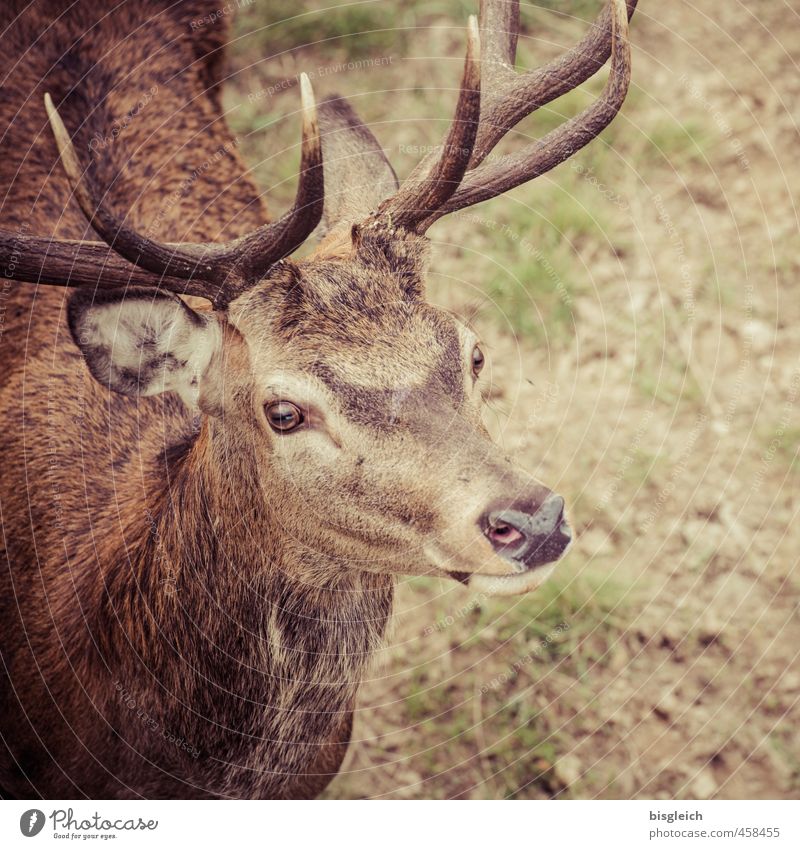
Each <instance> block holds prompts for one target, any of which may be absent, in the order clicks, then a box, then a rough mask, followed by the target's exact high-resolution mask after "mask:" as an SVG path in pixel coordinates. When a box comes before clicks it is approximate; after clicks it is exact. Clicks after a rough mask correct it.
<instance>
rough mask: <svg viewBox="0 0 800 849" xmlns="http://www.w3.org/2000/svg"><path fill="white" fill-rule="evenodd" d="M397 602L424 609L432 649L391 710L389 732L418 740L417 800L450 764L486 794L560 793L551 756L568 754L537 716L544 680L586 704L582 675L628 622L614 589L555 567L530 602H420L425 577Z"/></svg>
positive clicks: (605, 655) (603, 579)
mask: <svg viewBox="0 0 800 849" xmlns="http://www.w3.org/2000/svg"><path fill="white" fill-rule="evenodd" d="M403 594H404V596H405V598H406V600H407V602H408V604H409V605H410V606H411V607H413V608H417V607H418V605H420V604H424V603H425V600H427V612H428V614H429V616H428V619H429V621H431V622H433V623H436V625H435V626H433V627H431V626H428V627H427V628H426V629H425V631H424V633H425V634H426V639H428V640H433V639H437V638H438V640H439V641H440V643H441V644H442V648H441V650H440V651H439V652H436V653H434V656H433V659H432V660H429V661H427V662H424V663H416V664H413V663H412V664H411V665H410V668H409V669H408V670H407V672H406V673H405V675H404V681H403V682H402V683H401V685H400V686H401V688H402V691H403V692H404V694H405V695H404V698H403V699H402V701H401V702H399V703H397V704H396V705H395V708H396V713H397V715H396V717H395V725H396V726H397V727H400V728H417V729H419V732H418V733H420V734H423V733H424V734H425V735H426V736H425V739H426V746H425V747H424V751H423V752H421V753H420V754H419V756H418V758H417V759H415V764H414V767H415V769H416V770H417V771H420V772H421V773H422V774H423V777H424V779H425V780H426V794H430V793H433V794H435V793H436V792H437V789H436V788H437V787H438V786H440V785H438V784H437V782H436V781H434V780H433V779H434V778H435V776H437V775H439V774H442V773H444V772H446V771H448V770H450V769H453V766H454V764H460V766H459V771H461V770H464V771H466V769H467V768H466V765H467V764H470V772H471V774H472V775H473V778H472V780H473V781H480V780H481V779H480V778H476V777H475V775H474V773H475V771H476V770H478V771H479V772H480V773H481V775H482V778H483V780H485V781H489V782H491V783H492V785H493V788H492V793H491V795H499V796H504V797H520V798H526V797H539V796H542V795H551V794H552V793H554V792H558V791H560V790H563V783H560V779H559V778H558V776H557V774H556V773H557V770H556V771H554V770H555V769H556V768H555V764H556V760H557V756H558V752H560V751H564V749H565V748H567V749H568V748H569V747H568V746H566V734H565V732H564V731H563V730H561V729H560V728H559V726H560V724H561V721H562V720H563V715H562V714H561V713H560V712H558V711H549V710H543V707H546V705H547V704H548V703H549V701H550V699H551V698H552V696H550V695H548V693H549V692H550V687H549V680H550V677H551V676H552V675H553V674H557V675H559V676H561V677H562V678H563V679H564V680H571V681H573V682H574V687H575V688H577V689H578V690H579V691H580V692H581V693H582V696H581V698H582V699H584V700H586V701H590V700H591V698H592V690H591V685H590V681H591V680H592V677H591V676H592V675H594V674H595V673H596V672H597V670H598V669H599V668H603V667H606V666H608V664H609V663H610V662H611V660H612V658H613V657H614V655H615V652H617V651H619V650H620V640H624V635H625V631H626V620H627V619H628V617H629V615H630V613H629V608H628V603H627V602H624V603H622V602H621V601H620V599H621V598H623V596H624V595H625V593H624V589H623V588H622V587H621V586H619V585H617V584H615V583H614V582H612V581H610V580H608V578H607V576H605V575H604V574H603V573H602V572H600V571H597V572H593V571H591V570H588V569H586V568H583V569H581V570H580V571H578V570H575V569H574V568H573V569H570V568H569V566H568V565H567V564H565V566H564V567H562V569H561V570H560V571H559V572H557V576H556V577H555V578H553V579H551V581H549V582H547V583H546V584H545V585H544V586H543V587H542V588H541V589H540V590H539V591H538V592H537V593H536V594H534V595H531V596H525V597H521V598H520V599H518V600H509V599H492V598H485V597H479V598H478V599H477V600H475V599H473V598H472V597H470V596H469V593H468V591H463V592H460V593H459V592H457V593H456V594H455V598H453V595H452V594H449V595H448V596H447V598H450V599H451V601H450V603H449V604H446V603H444V602H443V601H442V600H441V599H440V600H438V601H430V599H432V598H433V599H436V598H437V593H436V592H432V591H431V581H430V580H429V579H425V578H418V579H414V580H412V581H408V582H406V583H405V584H404V589H403ZM417 616H418V617H419V611H418V610H417ZM434 634H435V635H438V637H434V636H433V635H434ZM447 647H449V650H452V652H453V656H455V657H457V658H458V661H459V663H462V664H466V665H467V666H469V667H470V668H471V678H472V681H473V690H472V692H470V691H469V690H465V689H464V688H463V686H461V685H460V684H459V683H458V681H459V680H461V679H460V678H457V677H456V676H454V675H453V672H452V670H451V669H450V667H449V663H450V660H449V659H450V657H451V655H450V651H449V650H448V648H447ZM423 729H424V730H423ZM476 753H480V756H478V755H476ZM521 756H522V757H521ZM441 786H444V785H441ZM449 792H451V793H452V788H451V790H450V791H449ZM465 792H466V791H465ZM479 795H480V794H479Z"/></svg>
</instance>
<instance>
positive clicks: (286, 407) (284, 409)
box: [266, 401, 304, 433]
mask: <svg viewBox="0 0 800 849" xmlns="http://www.w3.org/2000/svg"><path fill="white" fill-rule="evenodd" d="M266 413H267V421H268V422H269V426H270V427H271V428H272V429H273V430H274V431H275V432H276V433H290V432H291V431H293V430H295V429H296V428H298V427H300V425H301V424H303V421H304V418H303V413H302V412H301V410H300V408H299V407H296V406H295V405H294V404H292V403H291V402H289V401H274V402H273V403H272V404H267V408H266Z"/></svg>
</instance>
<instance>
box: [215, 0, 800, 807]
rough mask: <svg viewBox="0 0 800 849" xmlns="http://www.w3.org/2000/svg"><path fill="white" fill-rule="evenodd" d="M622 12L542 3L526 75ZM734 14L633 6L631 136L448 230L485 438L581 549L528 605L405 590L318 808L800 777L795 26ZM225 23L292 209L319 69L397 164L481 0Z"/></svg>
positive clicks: (446, 289)
mask: <svg viewBox="0 0 800 849" xmlns="http://www.w3.org/2000/svg"><path fill="white" fill-rule="evenodd" d="M600 5H601V4H600V0H592V2H589V0H545V1H544V2H536V3H532V4H523V12H522V20H523V36H522V37H521V40H520V48H519V55H518V66H519V67H520V68H521V69H525V68H531V67H535V66H537V65H539V64H541V63H543V62H545V61H547V60H548V59H550V58H552V57H553V56H555V55H557V54H558V53H559V52H561V51H563V50H564V49H566V48H568V47H569V46H571V45H572V44H573V43H574V42H576V41H577V40H578V39H579V38H580V37H581V35H582V34H583V33H584V32H585V31H586V28H587V26H588V23H589V22H590V21H591V20H592V19H593V18H594V16H595V15H596V14H597V12H598V11H599V9H600ZM712 5H715V6H716V13H713V14H712V9H711V7H710V6H709V4H705V3H699V2H695V3H692V2H684V0H675V1H674V2H670V3H663V2H660V3H659V2H653V0H640V4H639V9H638V11H637V13H636V15H635V16H634V19H633V23H632V28H631V39H632V43H633V68H634V71H633V83H632V86H631V91H630V94H629V96H628V100H627V102H626V104H625V106H624V108H623V110H622V113H621V114H620V116H619V117H618V118H617V119H616V120H615V121H614V123H613V124H612V126H611V127H610V128H609V129H608V130H607V131H606V132H604V133H603V134H602V136H601V137H600V138H599V139H597V140H596V141H594V142H593V143H592V144H591V145H590V146H589V147H588V148H586V149H584V150H583V151H581V152H580V153H578V154H577V155H576V156H575V157H574V158H573V159H572V160H570V161H569V162H567V163H565V164H563V165H561V166H560V167H559V168H557V169H556V170H555V171H554V172H551V173H549V174H547V175H545V176H543V177H541V178H540V179H538V180H537V181H536V182H535V183H533V184H530V185H527V186H523V187H521V188H520V189H517V190H516V191H514V192H512V193H511V194H510V195H507V196H505V197H503V198H500V199H498V200H496V201H492V202H490V203H488V204H483V205H481V206H478V207H474V208H473V209H471V210H467V211H466V212H464V213H462V214H460V215H458V216H454V217H451V218H449V219H444V220H442V221H441V222H439V223H438V224H436V225H435V227H434V228H433V229H432V230H431V232H430V235H431V237H432V240H433V243H434V250H433V262H432V272H431V275H430V283H429V291H430V297H431V300H433V301H434V302H435V303H439V304H442V305H444V306H446V307H448V308H450V309H453V310H456V311H458V312H459V313H461V314H463V315H465V316H467V317H469V318H470V319H471V320H472V322H473V324H474V326H475V327H477V329H478V330H479V332H480V334H481V336H482V338H483V340H484V343H485V350H486V351H487V353H488V355H489V358H490V362H491V374H490V378H489V379H488V380H487V386H488V387H489V388H488V391H487V396H488V397H487V401H488V405H487V409H486V421H487V424H488V425H489V426H490V428H491V429H492V431H493V432H494V434H495V435H496V437H497V439H498V440H500V442H501V443H502V444H503V445H504V446H505V448H506V450H507V451H508V453H509V454H511V455H513V456H514V457H515V458H516V459H517V460H518V461H519V462H520V463H521V464H522V465H524V466H525V467H526V468H527V469H528V470H529V471H531V472H533V473H534V474H536V475H537V476H538V477H539V478H541V479H542V480H543V481H544V482H546V483H547V484H548V485H549V486H551V487H552V488H553V489H556V490H558V491H559V492H560V493H562V494H564V495H565V496H566V497H567V499H568V504H569V510H570V514H571V520H572V523H573V526H574V527H575V529H576V531H577V541H576V543H575V545H574V547H573V548H572V550H571V553H570V554H569V555H568V556H567V558H566V559H565V560H564V561H562V563H561V564H560V566H559V568H558V570H557V572H556V575H555V577H554V578H553V579H552V580H551V581H550V582H549V583H548V584H547V585H546V586H545V587H544V588H543V589H542V590H541V591H539V592H538V593H537V594H535V595H531V596H525V597H520V598H511V599H489V598H486V597H484V596H479V595H476V594H475V593H474V592H470V591H469V590H468V589H467V588H465V587H462V586H460V585H458V584H456V583H455V582H445V581H439V580H436V579H413V580H406V581H404V582H402V584H401V586H400V588H399V595H398V603H397V615H396V619H395V624H394V630H393V633H392V635H391V640H390V643H389V645H388V646H387V649H386V651H385V652H384V653H383V656H382V657H381V658H380V660H379V662H378V663H377V664H376V666H375V669H374V671H373V673H372V676H371V678H370V679H369V680H368V681H367V682H366V683H365V685H364V687H363V689H362V691H361V698H360V703H359V709H358V711H357V713H356V723H355V729H354V737H353V745H352V746H351V749H350V752H349V754H348V757H347V760H346V761H345V764H344V767H343V769H342V772H341V774H340V775H339V777H338V778H337V779H336V780H335V781H334V782H333V783H332V785H331V786H330V788H329V789H328V791H327V793H326V795H327V796H328V797H331V798H363V797H370V798H374V797H381V798H384V797H389V798H453V797H460V798H481V799H483V798H505V797H513V798H547V797H558V796H563V797H574V798H631V797H656V798H679V799H680V798H712V797H720V798H731V797H733V798H737V797H739V798H742V797H745V798H768V797H796V796H797V795H798V792H800V744H799V743H798V736H797V734H796V728H797V726H798V721H799V720H800V710H799V709H798V698H800V666H798V663H797V660H798V650H800V612H799V611H798V600H799V599H800V593H799V592H798V590H799V589H800V570H798V565H797V563H798V547H799V544H800V532H799V531H798V523H797V518H798V516H797V513H798V504H799V503H800V498H798V496H800V460H798V445H799V444H800V413H799V411H800V397H798V396H800V346H798V336H799V335H800V334H799V333H798V329H797V326H798V323H799V322H800V297H798V282H797V278H798V268H799V267H800V236H799V235H798V219H797V208H796V205H795V203H796V197H793V196H792V188H794V190H795V191H796V190H797V187H798V186H800V164H798V158H797V150H798V128H797V119H798V117H799V114H798V113H800V72H799V69H798V65H797V62H798V56H800V18H799V17H798V12H797V9H796V7H795V8H794V9H793V8H792V7H791V6H790V4H789V3H788V2H783V0H754V2H750V3H747V4H745V3H742V2H731V3H724V4H722V3H717V4H712ZM226 8H228V9H229V11H230V12H231V17H232V25H233V30H232V37H233V41H232V44H231V45H230V48H229V63H230V68H229V73H230V76H229V79H228V83H227V86H226V89H225V93H224V98H225V103H226V109H227V112H228V119H229V122H230V124H231V126H232V128H233V132H234V134H235V135H236V136H237V138H238V141H239V144H240V149H241V150H242V152H243V154H244V156H245V159H246V161H247V162H248V164H249V165H250V166H251V167H252V168H253V171H254V174H255V176H256V179H257V180H258V182H259V184H260V185H261V187H262V188H263V189H264V191H265V192H267V194H268V198H269V203H270V206H271V210H272V212H273V214H275V213H279V212H280V211H281V210H282V209H284V208H285V206H286V205H288V204H289V203H290V201H291V198H292V196H293V193H294V189H295V182H294V181H295V178H296V168H297V162H298V159H299V150H298V147H297V139H298V135H299V132H298V125H299V119H298V114H297V110H298V106H299V94H298V92H297V89H296V88H295V83H296V76H297V74H298V73H299V72H301V71H305V72H307V73H308V74H309V76H310V77H311V80H312V83H313V85H314V87H315V90H316V93H317V96H318V97H322V96H324V95H326V94H329V93H332V92H334V91H335V92H339V93H342V94H345V95H347V96H348V97H350V98H351V99H352V102H353V104H354V106H355V107H356V109H357V110H358V111H359V112H360V114H361V115H362V117H363V118H364V119H365V120H366V121H367V122H368V123H369V125H370V127H371V128H372V130H373V132H374V133H375V134H376V136H377V137H378V139H379V140H380V142H381V144H382V145H383V146H384V148H385V150H386V152H387V155H388V157H389V159H390V160H391V162H392V163H393V165H394V167H395V169H396V170H397V172H398V174H399V176H400V177H401V178H402V177H404V176H405V175H407V174H408V173H409V172H410V171H411V169H412V168H413V166H414V165H415V164H416V162H417V161H418V160H419V159H420V158H421V157H422V156H423V155H424V154H425V153H426V152H427V150H428V149H429V146H430V145H435V144H437V143H439V142H440V141H441V139H442V138H443V136H444V133H445V131H446V128H447V125H448V120H449V117H450V115H451V113H452V110H453V107H454V103H455V97H456V93H457V92H456V88H457V85H458V81H459V77H460V72H461V65H462V57H463V49H464V41H465V29H464V25H465V22H466V18H467V15H468V14H471V13H477V0H475V2H474V3H473V2H466V0H464V2H461V0H425V2H420V0H403V2H399V0H394V2H371V0H366V2H357V3H348V4H343V3H339V2H338V0H269V2H267V0H249V2H248V0H235V2H234V0H232V2H231V3H230V4H228V7H226ZM604 73H605V72H601V73H600V74H599V75H598V77H597V78H595V79H593V80H591V81H589V83H587V84H586V85H585V86H583V87H581V88H580V89H579V90H577V91H575V92H573V93H571V94H569V95H567V96H565V97H563V98H561V99H560V100H558V101H556V102H554V103H553V104H551V105H550V106H549V107H546V108H544V109H542V110H540V111H539V112H537V113H535V115H534V116H533V117H532V118H531V119H529V120H528V121H526V122H525V123H523V124H521V125H520V126H519V127H518V128H517V130H516V131H515V132H513V133H512V134H511V137H510V138H509V139H508V140H507V141H506V148H507V149H508V148H513V147H514V146H515V145H520V144H522V143H524V142H525V141H527V140H529V139H530V138H532V137H538V136H541V135H543V134H544V133H545V132H547V130H549V129H551V128H552V127H553V126H555V125H557V124H558V123H560V122H562V121H563V120H564V119H565V118H566V117H568V116H570V115H573V114H575V113H576V112H577V111H579V110H580V109H581V108H583V107H584V106H585V105H587V104H588V103H590V102H591V101H592V99H593V98H594V97H595V96H596V95H597V93H598V92H599V91H600V89H601V88H602V84H603V82H604Z"/></svg>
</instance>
